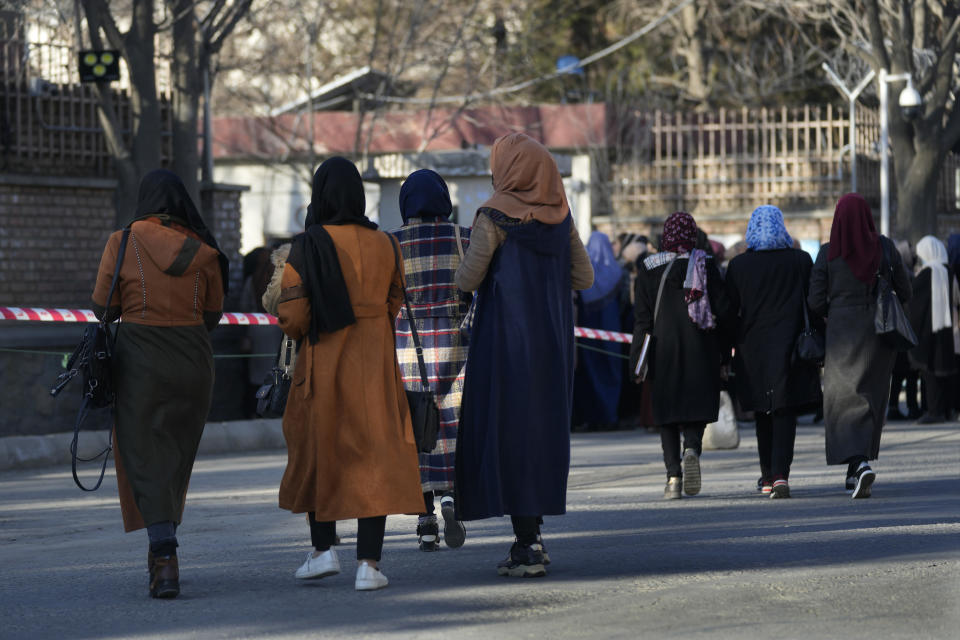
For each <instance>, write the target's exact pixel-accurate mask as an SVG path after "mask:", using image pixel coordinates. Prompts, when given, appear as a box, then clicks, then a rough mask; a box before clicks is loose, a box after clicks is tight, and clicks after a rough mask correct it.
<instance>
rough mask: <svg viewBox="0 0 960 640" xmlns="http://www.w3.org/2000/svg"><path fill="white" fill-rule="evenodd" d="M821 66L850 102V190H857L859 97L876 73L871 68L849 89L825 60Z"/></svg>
mask: <svg viewBox="0 0 960 640" xmlns="http://www.w3.org/2000/svg"><path fill="white" fill-rule="evenodd" d="M820 67H821V68H822V69H823V70H824V71H826V72H827V75H828V76H830V80H831V81H832V82H833V84H834V85H835V86H836V87H837V89H839V90H840V93H842V94H843V95H844V96H846V98H847V101H848V102H849V103H850V191H853V192H856V190H857V97H858V96H859V95H860V94H861V93H862V92H863V90H864V89H866V88H867V85H868V84H870V81H871V80H873V77H874V75H876V74H875V73H874V72H873V70H872V69H871V70H870V73H868V74H867V75H866V76H864V78H863V80H861V81H860V82H859V83H857V86H856V87H854V88H853V90H850V89H847V86H846V85H845V84H844V83H843V80H841V79H840V76H838V75H837V74H836V73H835V72H834V70H833V69H831V68H830V65H828V64H827V63H826V62H824V63H823V64H822V65H820Z"/></svg>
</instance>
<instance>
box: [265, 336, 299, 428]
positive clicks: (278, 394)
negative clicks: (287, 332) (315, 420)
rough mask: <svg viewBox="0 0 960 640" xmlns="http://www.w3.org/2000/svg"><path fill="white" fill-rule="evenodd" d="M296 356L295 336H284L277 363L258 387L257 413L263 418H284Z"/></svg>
mask: <svg viewBox="0 0 960 640" xmlns="http://www.w3.org/2000/svg"><path fill="white" fill-rule="evenodd" d="M295 356H296V344H295V343H294V341H293V338H288V337H287V336H283V339H282V340H281V341H280V353H279V355H278V356H277V365H276V366H275V367H273V369H271V370H270V373H268V374H267V377H266V379H265V380H264V381H263V385H262V386H261V387H260V388H259V389H257V415H259V416H260V417H261V418H282V417H283V412H284V411H286V410H287V396H289V395H290V382H291V379H290V370H291V369H293V363H294V360H295Z"/></svg>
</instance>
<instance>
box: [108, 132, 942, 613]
mask: <svg viewBox="0 0 960 640" xmlns="http://www.w3.org/2000/svg"><path fill="white" fill-rule="evenodd" d="M490 170H491V174H492V182H493V189H494V193H493V195H492V196H491V197H490V199H489V200H487V201H486V202H485V203H484V204H483V205H482V206H481V207H480V208H479V209H478V210H477V212H476V215H475V217H474V219H473V222H472V225H471V226H470V227H465V226H460V225H459V224H457V223H456V222H454V221H451V220H450V216H451V214H452V211H453V207H452V204H451V199H450V195H449V191H448V188H447V185H446V184H445V183H444V181H443V179H442V178H441V177H440V176H439V175H438V174H436V173H435V172H433V171H429V170H421V171H417V172H415V173H413V174H411V175H410V176H409V177H408V178H407V180H406V181H405V182H404V184H403V185H402V188H401V190H400V202H399V204H400V210H401V214H402V217H403V226H402V227H401V228H400V229H397V230H394V231H392V232H391V233H385V232H383V231H381V230H380V229H379V228H378V226H377V225H376V224H375V223H374V222H372V221H370V220H369V219H368V218H367V217H366V215H365V210H366V207H365V200H364V191H363V182H362V179H361V176H360V174H359V173H358V171H357V169H356V166H355V165H354V164H353V163H352V162H350V161H349V160H347V159H344V158H339V157H334V158H330V159H328V160H326V161H325V162H324V163H323V164H321V165H320V167H319V168H318V169H317V171H316V173H315V174H314V176H313V184H312V194H311V200H310V206H309V207H308V211H307V216H306V222H305V228H304V232H303V233H301V234H299V235H297V236H296V237H295V238H293V240H292V242H290V243H287V244H284V245H282V246H280V247H278V248H276V249H274V250H272V251H271V250H266V249H264V250H260V251H257V252H255V253H253V254H251V255H250V256H248V260H247V261H245V264H244V273H245V291H244V296H245V298H246V299H247V300H248V301H249V304H251V305H252V306H254V307H255V308H256V309H257V310H260V311H265V312H267V313H271V314H274V315H276V316H277V318H278V320H279V331H280V332H282V335H283V337H284V340H287V339H290V340H295V341H296V344H297V349H296V356H295V360H294V363H293V366H292V376H291V379H290V390H289V395H288V398H287V403H286V410H285V412H284V415H283V434H284V438H285V439H286V443H287V465H286V469H285V472H284V474H283V479H282V481H281V483H280V487H279V505H280V507H281V508H282V509H286V510H289V511H291V512H293V513H297V514H303V517H304V518H305V519H306V524H307V528H308V530H309V534H310V540H311V546H312V550H311V551H309V552H308V553H307V556H306V558H305V560H304V561H303V563H302V564H301V565H300V567H299V568H298V569H296V571H295V572H294V576H295V577H296V578H297V579H302V580H309V579H319V578H324V577H327V576H331V575H334V574H337V573H339V572H340V570H341V565H340V558H339V556H338V553H337V549H336V546H337V544H338V542H339V538H338V536H337V533H336V523H337V521H338V520H348V519H356V520H357V522H358V525H357V531H358V533H357V545H356V558H357V571H356V580H355V588H356V589H357V590H361V591H366V590H376V589H381V588H383V587H385V586H387V584H388V580H387V577H386V576H385V575H384V573H383V571H382V570H381V568H380V560H381V555H382V549H383V540H384V531H385V526H386V524H385V523H386V518H387V516H388V515H390V514H418V515H419V517H418V520H417V528H416V535H417V544H418V546H419V549H420V550H421V551H424V552H431V551H436V550H437V549H439V547H440V542H441V540H443V541H444V542H445V544H446V545H447V546H448V547H451V548H458V547H460V546H462V545H463V544H464V543H465V541H466V539H467V525H466V524H465V523H469V522H470V521H474V520H480V519H486V518H491V517H501V516H504V515H509V516H510V519H511V525H512V529H513V534H514V537H515V540H514V542H513V544H512V545H511V547H510V549H509V552H508V553H507V556H506V558H505V559H504V560H503V561H502V562H500V563H499V564H498V565H497V572H498V573H499V574H501V575H506V576H516V577H538V576H543V575H545V574H546V566H547V565H549V564H550V556H549V554H548V553H547V550H546V547H545V544H544V539H543V534H542V527H543V525H544V517H545V516H559V515H562V514H563V513H564V512H565V510H566V489H567V477H568V473H569V466H570V442H571V440H570V433H571V430H600V429H611V428H618V427H622V426H627V427H631V428H633V427H637V426H645V427H648V428H652V429H656V430H657V431H659V435H660V439H661V445H662V450H663V462H664V467H665V472H666V485H665V487H664V494H663V496H664V498H665V499H668V500H676V499H678V498H681V497H682V496H683V495H684V494H685V495H688V496H693V495H696V494H698V493H699V492H700V491H701V488H702V486H703V484H704V478H703V473H702V469H701V463H700V458H701V455H702V452H703V439H704V430H705V428H706V426H707V425H708V423H712V422H715V421H716V420H717V419H718V414H719V409H720V398H721V393H728V394H730V396H732V397H733V400H734V404H735V406H736V407H737V412H738V414H739V415H740V416H741V417H742V418H750V419H752V421H753V422H754V424H755V431H756V439H757V449H758V454H759V455H758V458H759V460H758V463H759V468H760V477H759V479H758V480H757V483H756V489H757V491H758V492H759V493H760V494H761V495H765V496H769V497H770V498H774V499H785V498H790V497H791V492H790V483H789V479H790V471H791V465H792V463H793V456H794V443H795V438H796V431H797V418H798V416H800V415H804V414H817V419H822V420H823V421H824V423H825V433H826V438H825V449H826V461H827V464H829V465H846V473H845V476H844V486H845V489H846V490H847V491H848V492H849V493H850V494H851V495H852V497H853V498H855V499H861V498H867V497H869V496H870V495H871V492H872V486H873V484H874V481H875V479H876V476H877V474H876V471H875V470H874V469H873V468H872V467H871V464H870V463H871V461H874V460H876V459H877V457H878V455H879V448H880V437H881V432H882V429H883V426H884V423H885V421H886V420H887V419H906V418H912V419H918V420H919V421H921V422H937V421H946V420H952V419H954V417H955V415H956V412H957V410H958V408H960V407H958V404H957V403H958V402H960V375H958V373H960V356H958V354H960V325H958V317H960V313H958V311H960V309H958V305H960V286H958V284H960V281H958V276H960V235H953V236H951V237H950V238H949V240H948V243H947V245H946V246H945V245H944V244H943V243H942V242H941V241H940V240H938V239H936V238H934V237H932V236H927V237H924V238H923V239H922V240H920V242H918V243H917V245H916V248H915V251H914V250H913V248H912V247H911V246H910V245H909V244H908V243H906V242H898V243H894V242H893V241H892V240H890V239H888V238H886V237H884V236H882V235H880V234H879V233H877V231H876V229H875V227H874V222H873V215H872V213H871V211H870V207H869V205H868V204H867V202H866V201H865V200H864V199H863V198H862V197H861V196H859V195H857V194H848V195H845V196H843V197H842V198H841V199H840V200H839V202H838V203H837V206H836V211H835V214H834V219H833V223H832V228H831V232H830V241H829V243H827V244H824V245H823V246H822V247H821V248H820V250H819V253H818V254H817V256H816V259H815V260H813V259H812V258H811V256H810V255H809V254H808V253H807V252H805V251H803V250H801V249H800V248H799V245H798V242H797V241H796V240H795V238H793V237H792V236H791V235H790V233H789V232H788V230H787V228H786V225H785V223H784V218H783V214H782V212H781V211H780V210H779V209H777V208H776V207H774V206H772V205H761V206H759V207H757V208H756V209H755V210H754V211H753V213H752V214H751V216H750V220H749V222H748V224H747V226H746V228H745V229H744V240H743V241H742V242H738V243H736V244H735V245H733V246H732V247H730V248H729V249H727V248H725V247H724V246H723V245H722V244H720V243H719V242H717V241H716V240H711V239H709V238H708V236H707V235H706V233H704V231H703V229H701V228H700V227H699V226H698V225H697V222H696V220H695V219H694V217H693V216H692V215H690V214H689V213H687V212H683V211H677V212H674V213H672V214H671V215H669V216H668V217H666V219H665V221H664V224H663V227H662V233H661V234H660V236H659V238H656V239H652V238H650V237H647V236H643V235H634V234H621V235H619V236H617V237H616V238H615V239H614V240H612V241H611V239H610V238H609V237H608V236H607V235H605V234H603V233H601V232H600V231H596V230H594V231H593V232H592V233H591V235H590V237H589V240H588V242H587V243H586V246H584V244H583V243H582V242H581V239H580V235H579V233H578V232H577V229H576V228H575V226H574V224H573V218H572V215H571V211H570V206H569V204H568V202H567V199H566V195H565V193H564V189H563V184H562V180H561V177H560V173H559V171H558V169H557V165H556V162H555V161H554V159H553V157H552V156H551V155H550V153H549V152H548V151H547V149H546V148H544V147H543V146H542V145H541V144H540V143H538V142H536V141H535V140H533V139H532V138H530V137H528V136H526V135H524V134H512V135H508V136H504V137H502V138H500V139H499V140H497V142H496V143H495V144H494V146H493V147H492V150H491V156H490ZM128 232H129V242H130V245H131V247H132V249H133V253H134V255H135V259H134V260H126V261H123V262H122V265H121V266H122V269H121V270H120V274H121V275H120V278H119V288H118V293H117V294H116V296H115V297H114V299H113V300H106V297H107V291H108V290H109V288H110V286H109V285H110V281H111V274H112V273H113V271H114V267H115V266H116V263H117V261H118V246H119V245H120V244H121V243H122V242H124V241H125V240H126V238H127V235H126V234H121V232H117V233H115V234H113V236H111V238H110V241H109V242H108V244H107V247H106V249H105V251H104V256H103V260H102V262H101V266H100V272H99V274H98V277H97V286H96V290H95V292H94V295H93V299H94V303H95V304H96V305H97V308H98V309H99V310H100V311H101V312H104V313H109V314H110V315H111V316H117V315H121V316H122V318H123V320H124V328H123V330H122V331H121V332H120V334H119V335H120V339H119V341H118V343H117V354H116V359H117V371H118V373H119V377H118V380H121V381H122V384H118V385H117V386H118V397H119V401H118V407H117V414H116V415H117V420H116V434H117V451H118V455H117V456H116V464H117V472H118V484H119V485H120V493H121V502H122V505H123V514H124V523H125V525H126V527H127V529H128V530H136V529H140V528H146V529H147V533H148V538H149V554H148V569H149V574H150V593H151V595H152V596H154V597H160V598H169V597H175V596H176V595H177V594H178V593H179V570H178V564H177V556H176V548H177V546H178V541H177V538H176V535H175V533H176V528H177V526H178V525H179V523H180V521H181V517H182V511H183V505H184V500H185V496H186V491H187V484H188V480H189V477H190V472H191V469H192V465H193V460H194V458H195V456H196V451H197V445H198V443H199V437H200V433H201V432H202V426H203V420H204V417H205V416H206V412H207V408H208V406H209V400H210V393H211V386H212V372H213V369H212V360H211V349H210V342H209V338H208V337H207V331H208V330H210V329H212V328H213V327H215V326H216V322H217V320H218V319H219V316H220V312H221V309H222V302H223V296H224V294H225V292H226V283H227V282H228V278H227V265H226V259H225V258H224V256H223V254H222V253H221V252H220V251H219V248H218V246H217V243H216V241H215V239H214V238H213V236H212V235H211V234H210V232H209V230H208V229H207V228H206V227H205V225H204V224H203V221H202V219H201V218H200V216H199V214H198V213H197V211H196V208H195V207H194V206H193V204H192V202H191V201H190V199H189V196H187V195H186V192H185V190H184V187H183V184H182V183H181V182H180V180H179V179H178V178H177V177H176V176H174V175H173V174H170V173H169V172H153V173H151V174H149V175H148V176H147V177H146V178H144V181H143V184H142V186H141V191H140V204H139V206H138V209H137V213H136V217H135V219H134V221H133V222H132V223H131V224H130V225H128ZM119 255H120V256H122V255H123V254H122V252H121V253H120V254H119ZM881 281H882V282H886V283H888V284H889V286H890V287H892V290H893V291H894V292H895V294H896V296H897V297H898V299H899V300H900V301H901V302H902V304H903V305H904V306H905V308H906V310H907V314H908V316H909V319H910V322H911V323H912V326H913V328H914V330H915V332H916V335H917V337H918V344H917V345H916V346H915V347H913V348H912V349H908V350H906V351H899V352H898V350H896V349H895V348H893V347H891V346H890V345H889V344H888V343H887V342H885V341H884V340H882V339H881V338H880V337H879V336H878V335H877V333H876V330H875V323H874V315H875V311H876V308H877V289H878V284H879V283H880V282H881ZM160 301H162V302H160ZM404 301H406V303H407V305H408V306H406V307H405V305H404ZM575 325H579V326H583V327H588V328H594V329H605V330H611V331H623V332H627V333H631V334H632V335H633V343H632V344H631V345H630V347H629V349H626V347H625V345H620V344H617V343H613V342H602V341H596V340H593V341H591V340H582V341H580V342H579V343H577V342H575V340H574V326H575ZM414 330H416V331H414ZM817 333H819V334H820V335H822V336H823V337H824V340H823V355H822V357H818V358H814V359H812V360H811V358H810V357H809V356H808V355H806V354H804V353H801V351H800V349H798V346H797V343H798V337H800V336H801V335H802V334H803V335H813V334H817ZM263 335H266V338H260V339H261V340H265V341H266V342H270V341H276V340H277V339H278V338H279V337H280V336H279V335H278V333H272V334H270V333H265V334H263ZM415 336H419V344H416V341H417V338H415ZM254 348H255V349H258V350H271V349H273V348H274V345H268V344H266V343H264V344H261V345H259V346H256V347H254V346H253V345H251V349H254ZM421 356H422V357H423V360H424V366H425V372H421V370H420V363H419V360H420V357H421ZM262 371H263V369H259V370H257V369H251V374H250V380H249V382H250V384H251V386H253V385H255V384H256V383H257V382H258V380H257V376H259V375H262ZM424 379H425V380H426V383H424ZM918 380H919V383H920V384H918ZM904 386H905V388H904ZM918 389H919V395H918ZM408 391H410V392H422V391H428V392H430V393H432V395H433V397H434V400H435V402H436V405H437V407H438V412H439V430H438V437H437V443H436V446H435V447H434V448H433V449H432V450H430V451H419V452H418V444H417V443H416V440H415V436H414V432H413V426H412V422H411V415H410V413H411V411H410V407H409V405H408V402H407V399H406V395H405V394H406V393H407V392H408ZM903 393H906V402H905V406H906V408H907V414H906V415H904V414H902V413H901V412H900V403H899V398H900V396H901V395H902V394H903ZM158 452H159V453H162V455H157V454H158ZM128 471H129V473H128ZM751 483H752V480H751ZM438 499H439V507H440V514H441V517H442V520H443V535H442V537H441V527H440V520H439V519H438V517H437V515H436V501H437V500H438ZM412 533H413V532H411V534H412Z"/></svg>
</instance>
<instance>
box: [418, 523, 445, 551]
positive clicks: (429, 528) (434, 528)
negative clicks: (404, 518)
mask: <svg viewBox="0 0 960 640" xmlns="http://www.w3.org/2000/svg"><path fill="white" fill-rule="evenodd" d="M417 535H418V536H419V537H420V551H439V550H440V526H439V525H438V524H437V516H420V520H419V522H417Z"/></svg>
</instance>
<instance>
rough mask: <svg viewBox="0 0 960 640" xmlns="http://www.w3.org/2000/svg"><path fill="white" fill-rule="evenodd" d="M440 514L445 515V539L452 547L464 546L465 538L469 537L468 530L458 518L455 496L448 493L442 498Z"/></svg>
mask: <svg viewBox="0 0 960 640" xmlns="http://www.w3.org/2000/svg"><path fill="white" fill-rule="evenodd" d="M440 514H441V515H442V516H443V541H444V542H446V543H447V546H448V547H450V548H451V549H458V548H460V547H462V546H463V542H464V540H466V539H467V530H466V528H464V526H463V523H462V522H460V521H459V520H457V516H456V509H454V506H453V496H450V495H446V496H443V497H442V498H440Z"/></svg>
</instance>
